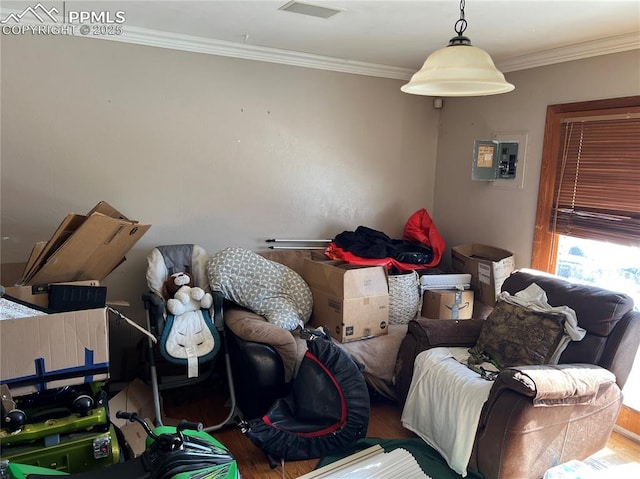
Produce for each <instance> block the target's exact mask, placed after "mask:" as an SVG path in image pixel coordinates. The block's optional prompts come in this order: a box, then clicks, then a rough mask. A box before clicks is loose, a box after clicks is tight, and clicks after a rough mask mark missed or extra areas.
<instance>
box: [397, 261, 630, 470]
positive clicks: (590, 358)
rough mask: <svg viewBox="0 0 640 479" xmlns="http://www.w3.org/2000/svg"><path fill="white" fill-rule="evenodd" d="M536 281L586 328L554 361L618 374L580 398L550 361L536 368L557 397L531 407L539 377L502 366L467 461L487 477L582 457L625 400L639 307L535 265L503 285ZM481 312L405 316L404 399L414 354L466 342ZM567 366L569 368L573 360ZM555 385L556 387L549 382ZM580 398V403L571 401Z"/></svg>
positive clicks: (400, 389) (513, 288)
mask: <svg viewBox="0 0 640 479" xmlns="http://www.w3.org/2000/svg"><path fill="white" fill-rule="evenodd" d="M534 282H535V283H536V284H538V286H540V287H541V288H542V289H544V290H545V292H546V293H547V297H548V302H549V303H550V304H551V305H552V306H561V305H567V306H569V307H570V308H572V309H574V310H575V311H576V314H577V318H578V324H579V325H580V326H581V327H582V328H584V329H586V331H587V334H586V336H585V337H584V339H583V340H582V341H574V342H571V343H570V344H569V345H568V346H567V348H566V349H565V351H564V352H563V353H562V355H561V356H560V360H559V364H564V365H567V364H571V365H573V364H575V365H576V369H578V368H581V369H584V368H591V369H592V370H593V374H594V377H597V376H598V375H601V374H599V373H601V372H602V369H604V370H608V371H611V372H612V373H613V374H614V375H615V378H616V379H615V382H614V383H610V382H602V383H601V386H600V387H599V390H598V393H597V394H596V396H595V398H594V399H593V400H592V401H591V402H590V403H589V404H584V403H580V401H576V397H575V392H573V391H571V389H572V388H571V387H567V384H566V383H562V382H561V381H558V383H557V384H555V383H554V380H553V379H552V378H553V376H552V375H553V374H554V373H553V366H551V367H549V368H548V371H545V366H536V367H535V368H541V369H539V371H538V372H542V375H543V377H544V382H545V386H544V388H545V393H547V394H550V395H551V396H553V398H554V401H555V402H557V405H547V406H545V407H534V404H533V403H534V397H535V396H536V387H537V386H536V384H535V383H530V382H529V383H528V382H526V381H523V380H522V375H518V369H517V368H507V369H504V370H502V371H501V372H500V374H499V375H498V377H497V379H496V380H495V383H494V384H493V386H492V388H491V392H490V394H489V398H488V400H487V402H486V403H485V404H484V406H483V408H482V411H481V414H480V419H479V423H478V429H477V433H476V437H475V440H474V445H473V450H472V454H471V458H470V461H469V465H468V468H469V469H470V470H474V471H477V472H479V473H480V474H482V475H483V476H484V477H485V478H486V479H510V478H514V477H517V478H518V479H529V478H530V479H534V478H536V479H537V478H541V477H542V476H543V475H544V473H545V471H547V470H548V469H549V468H551V467H553V466H555V465H558V464H561V463H564V462H567V461H570V460H574V459H577V460H583V459H586V458H587V457H588V456H590V455H592V454H594V453H595V452H597V451H599V450H601V449H602V448H604V447H605V446H606V444H607V441H608V439H609V436H610V434H611V431H612V430H613V427H614V424H615V421H616V418H617V416H618V413H619V411H620V407H621V404H622V392H621V390H622V387H623V386H624V384H625V382H626V381H627V378H628V376H629V373H630V371H631V367H632V365H633V362H634V358H635V356H636V352H637V351H638V345H639V343H640V311H637V310H634V303H633V300H632V299H631V298H630V297H629V296H626V295H623V294H620V293H615V292H612V291H608V290H605V289H602V288H598V287H595V286H588V285H580V284H574V283H570V282H568V281H566V280H564V279H562V278H559V277H556V276H552V275H549V274H546V273H541V272H537V271H534V270H520V271H516V272H514V273H512V274H511V276H510V277H509V278H507V280H506V281H505V283H504V285H503V287H502V290H503V291H508V292H509V293H511V294H514V293H516V292H518V291H521V290H523V289H525V288H526V287H527V286H529V285H530V284H531V283H534ZM482 324H483V320H466V321H444V320H438V319H435V320H432V319H425V318H420V319H417V320H413V321H411V322H410V323H409V327H408V333H407V335H406V337H405V338H404V339H403V342H402V344H401V347H400V351H399V353H398V358H397V362H396V377H397V382H396V386H397V394H398V397H399V400H400V401H401V404H404V401H405V400H406V397H407V393H408V390H409V386H410V383H411V378H412V375H413V365H414V360H415V357H416V356H417V355H418V354H419V353H420V352H422V351H424V350H426V349H430V348H432V347H439V346H465V347H467V346H468V347H471V346H473V345H474V344H475V343H476V340H477V338H478V335H479V333H480V330H481V327H482ZM570 369H571V368H570ZM554 388H555V390H554ZM575 403H577V404H575Z"/></svg>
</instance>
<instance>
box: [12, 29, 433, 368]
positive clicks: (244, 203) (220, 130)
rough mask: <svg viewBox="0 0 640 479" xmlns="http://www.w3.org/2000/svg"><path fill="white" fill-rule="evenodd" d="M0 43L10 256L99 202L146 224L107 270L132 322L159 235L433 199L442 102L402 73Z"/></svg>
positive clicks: (272, 230) (246, 240)
mask: <svg viewBox="0 0 640 479" xmlns="http://www.w3.org/2000/svg"><path fill="white" fill-rule="evenodd" d="M1 48H2V50H1V54H2V57H1V68H2V76H1V80H2V85H1V94H2V103H1V110H2V111H1V121H2V123H1V126H2V128H1V134H2V143H1V165H0V168H1V170H0V171H1V177H2V181H1V212H2V224H1V228H2V231H1V234H2V238H3V240H2V250H1V259H2V262H3V263H6V262H19V261H26V258H27V256H28V254H29V252H30V250H31V247H32V246H33V243H34V242H36V241H41V240H46V239H48V238H49V236H50V235H51V234H52V233H53V231H54V230H55V228H56V226H57V225H58V224H59V222H60V221H61V220H62V218H64V216H65V215H66V214H67V213H68V212H70V211H72V212H76V213H85V212H87V211H88V210H89V209H90V208H91V207H92V206H93V205H94V204H96V203H97V202H98V201H100V200H105V201H107V202H109V203H110V204H112V205H113V206H115V207H116V208H118V209H119V210H121V212H122V213H124V214H125V215H127V216H129V217H130V218H133V219H137V220H140V221H141V222H147V223H150V224H151V225H152V227H151V229H150V230H149V232H148V233H147V234H146V235H145V236H144V237H143V238H142V240H141V241H140V242H139V243H138V244H137V245H136V246H135V248H134V249H133V250H132V251H131V253H130V254H129V255H128V259H127V261H126V263H124V264H123V265H121V266H120V267H118V268H117V270H116V271H115V272H114V273H112V274H111V275H110V276H109V277H108V278H107V281H106V284H107V286H108V287H109V297H110V298H111V299H125V300H128V301H130V303H131V305H132V306H131V307H129V308H125V309H124V310H123V312H124V313H125V314H128V315H130V316H131V317H132V318H134V319H135V320H136V321H138V322H142V321H143V318H144V311H143V310H142V302H141V301H140V294H141V293H142V291H143V290H144V289H145V288H146V282H145V276H144V274H145V270H146V260H145V258H146V255H147V253H148V252H149V251H150V250H151V249H152V248H153V247H154V246H156V245H159V244H168V243H188V242H195V243H198V244H201V245H202V246H203V247H205V248H206V249H207V250H208V251H210V252H215V251H217V250H219V249H221V248H224V247H226V246H231V245H233V246H243V247H247V248H251V249H256V250H257V249H260V248H264V247H265V244H264V240H265V239H267V238H273V237H276V238H283V237H286V238H332V237H333V236H335V235H336V234H337V233H339V232H341V231H344V230H351V229H355V227H357V226H358V225H360V224H362V225H366V226H369V227H372V228H375V229H379V230H382V231H385V232H386V233H387V234H389V235H391V236H393V237H398V236H399V235H400V234H401V231H402V227H403V226H404V223H405V222H406V220H407V218H408V217H409V216H410V215H411V213H413V212H414V211H416V210H418V209H420V208H427V210H431V209H432V208H433V192H434V190H433V185H434V174H435V159H436V158H435V155H436V138H437V129H438V114H439V113H438V112H437V111H436V110H434V109H433V108H432V107H431V101H430V100H429V99H426V98H421V97H416V96H410V95H406V94H404V93H401V92H400V86H401V84H402V83H403V82H401V81H398V80H387V79H380V78H372V77H365V76H358V75H349V74H343V73H334V72H326V71H321V70H312V69H305V68H296V67H289V66H282V65H275V64H270V63H262V62H255V61H247V60H238V59H231V58H223V57H215V56H210V55H202V54H194V53H185V52H178V51H172V50H163V49H157V48H151V47H142V46H134V45H128V44H123V43H117V42H108V41H100V40H95V39H85V38H69V37H61V36H58V37H56V36H49V37H45V36H30V35H29V36H23V37H9V36H3V38H2V46H1ZM125 329H126V326H121V325H117V324H114V325H113V328H112V331H113V334H114V335H115V338H116V341H117V342H125V343H126V342H127V341H129V342H133V341H134V340H135V339H137V338H139V335H138V334H137V333H135V332H133V333H129V332H126V331H125ZM128 336H130V337H129V339H127V337H128ZM116 360H119V359H116Z"/></svg>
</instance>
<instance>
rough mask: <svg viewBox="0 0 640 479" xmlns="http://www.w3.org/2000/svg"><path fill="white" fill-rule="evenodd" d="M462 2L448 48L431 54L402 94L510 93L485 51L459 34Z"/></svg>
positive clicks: (467, 94)
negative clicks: (453, 34)
mask: <svg viewBox="0 0 640 479" xmlns="http://www.w3.org/2000/svg"><path fill="white" fill-rule="evenodd" d="M466 26H467V22H466V20H465V19H464V0H463V1H462V2H461V3H460V20H458V21H457V22H456V33H458V36H456V37H455V38H452V39H451V40H450V41H449V45H448V46H446V47H444V48H441V49H440V50H437V51H435V52H433V53H432V54H431V55H430V56H429V57H428V58H427V60H426V61H425V62H424V65H423V66H422V68H421V69H420V71H418V72H417V73H415V74H414V75H413V76H412V77H411V80H410V81H409V83H407V84H406V85H403V86H402V87H401V88H400V89H401V90H402V91H403V92H405V93H411V94H414V95H430V96H482V95H496V94H498V93H507V92H510V91H512V90H513V89H514V88H515V86H513V85H512V84H511V83H508V82H507V81H506V80H505V79H504V75H503V74H502V73H501V72H500V71H499V70H498V69H497V68H496V66H495V65H494V63H493V60H492V59H491V57H490V56H489V54H488V53H487V52H485V51H484V50H482V49H480V48H477V47H474V46H472V45H471V41H470V40H469V39H468V38H467V37H465V36H463V35H462V33H463V32H464V30H465V29H466Z"/></svg>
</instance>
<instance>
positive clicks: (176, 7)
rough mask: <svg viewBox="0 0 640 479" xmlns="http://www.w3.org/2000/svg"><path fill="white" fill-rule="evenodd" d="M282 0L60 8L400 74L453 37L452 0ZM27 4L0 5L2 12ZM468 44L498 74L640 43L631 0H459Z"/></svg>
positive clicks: (201, 45)
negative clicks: (321, 12)
mask: <svg viewBox="0 0 640 479" xmlns="http://www.w3.org/2000/svg"><path fill="white" fill-rule="evenodd" d="M288 1H289V0H275V1H274V0H254V1H243V0H235V1H218V0H210V1H66V2H47V1H42V2H41V3H42V4H43V5H45V6H57V8H58V9H59V10H61V11H62V5H63V3H64V9H65V11H67V12H68V11H70V10H87V11H96V12H97V11H110V12H112V13H114V12H116V11H122V12H124V13H125V15H126V20H125V22H124V23H123V24H122V26H123V32H124V33H123V34H121V35H118V36H113V35H112V36H111V37H110V38H109V37H104V38H105V39H109V40H116V41H127V42H132V43H140V44H146V45H154V46H160V47H167V48H175V49H182V50H187V51H199V52H202V53H211V54H219V55H226V56H236V57H240V58H252V59H257V60H263V61H273V62H278V63H289V64H296V65H302V66H309V67H313V68H323V69H332V70H338V71H350V72H353V73H361V74H371V75H374V76H382V77H390V78H408V77H409V76H410V74H411V72H414V71H416V70H417V69H419V67H420V66H421V65H422V63H423V62H424V60H425V58H426V57H427V56H428V55H429V54H430V53H431V52H433V51H434V50H436V49H438V48H441V47H444V46H446V44H447V43H448V41H449V39H450V38H452V37H454V36H455V32H454V24H455V23H456V21H457V20H458V18H459V15H460V3H459V0H446V1H443V0H423V1H407V0H391V1H389V0H387V1H384V0H377V1H376V0H374V1H367V0H347V1H345V0H309V1H308V2H307V0H302V1H305V2H307V3H311V4H315V5H322V6H327V7H332V8H337V9H340V10H341V12H340V13H338V14H336V15H334V16H332V17H330V18H317V17H314V16H309V15H303V14H297V13H291V12H287V11H283V10H280V9H279V8H280V7H281V6H283V5H285V4H286V3H287V2H288ZM36 3H37V0H34V1H30V2H24V1H23V2H12V1H3V2H2V19H6V15H7V12H11V11H14V12H15V11H21V10H23V9H24V7H25V6H26V5H35V4H36ZM465 14H466V20H467V22H468V28H467V30H466V32H465V35H466V36H468V37H469V38H470V39H471V41H472V43H473V45H475V46H477V47H480V48H483V49H484V50H486V51H487V52H488V53H489V54H490V55H491V56H492V57H493V59H494V61H495V63H496V65H497V66H498V67H499V68H500V69H501V70H502V71H504V72H508V71H515V70H521V69H524V68H530V67H534V66H540V65H545V64H552V63H557V62H559V61H566V60H567V59H569V60H570V59H578V58H585V57H589V56H594V55H599V54H604V53H612V52H616V51H626V50H632V49H640V0H622V1H617V0H599V1H598V0H583V1H566V0H555V1H542V0H508V1H507V0H498V1H494V0H467V1H466V6H465Z"/></svg>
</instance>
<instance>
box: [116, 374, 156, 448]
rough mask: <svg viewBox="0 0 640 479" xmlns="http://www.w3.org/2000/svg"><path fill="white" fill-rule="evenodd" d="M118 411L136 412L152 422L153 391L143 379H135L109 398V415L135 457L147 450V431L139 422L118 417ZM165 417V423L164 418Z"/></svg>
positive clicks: (153, 413)
mask: <svg viewBox="0 0 640 479" xmlns="http://www.w3.org/2000/svg"><path fill="white" fill-rule="evenodd" d="M118 411H126V412H135V413H137V414H138V416H140V417H142V418H145V419H149V421H148V422H149V423H150V424H151V422H152V418H153V417H154V416H155V405H154V403H153V392H152V391H151V389H150V388H149V386H147V385H146V384H144V383H143V382H142V381H140V380H139V379H134V380H133V381H131V382H130V383H129V384H127V386H126V387H125V388H124V389H123V390H122V391H120V392H119V393H118V394H116V395H115V396H113V397H112V398H111V399H110V400H109V416H110V419H111V422H112V423H113V425H114V426H116V427H118V428H119V429H120V430H121V431H122V434H123V435H124V437H125V440H126V441H127V444H128V445H129V447H130V448H131V450H132V451H133V453H134V456H135V457H138V456H139V455H140V454H142V453H143V452H144V450H145V445H146V440H147V433H146V432H145V431H144V429H143V428H142V426H141V425H140V424H138V423H137V422H130V421H128V420H126V419H120V418H117V417H116V413H117V412H118ZM162 419H163V423H164V422H165V421H164V418H162Z"/></svg>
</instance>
